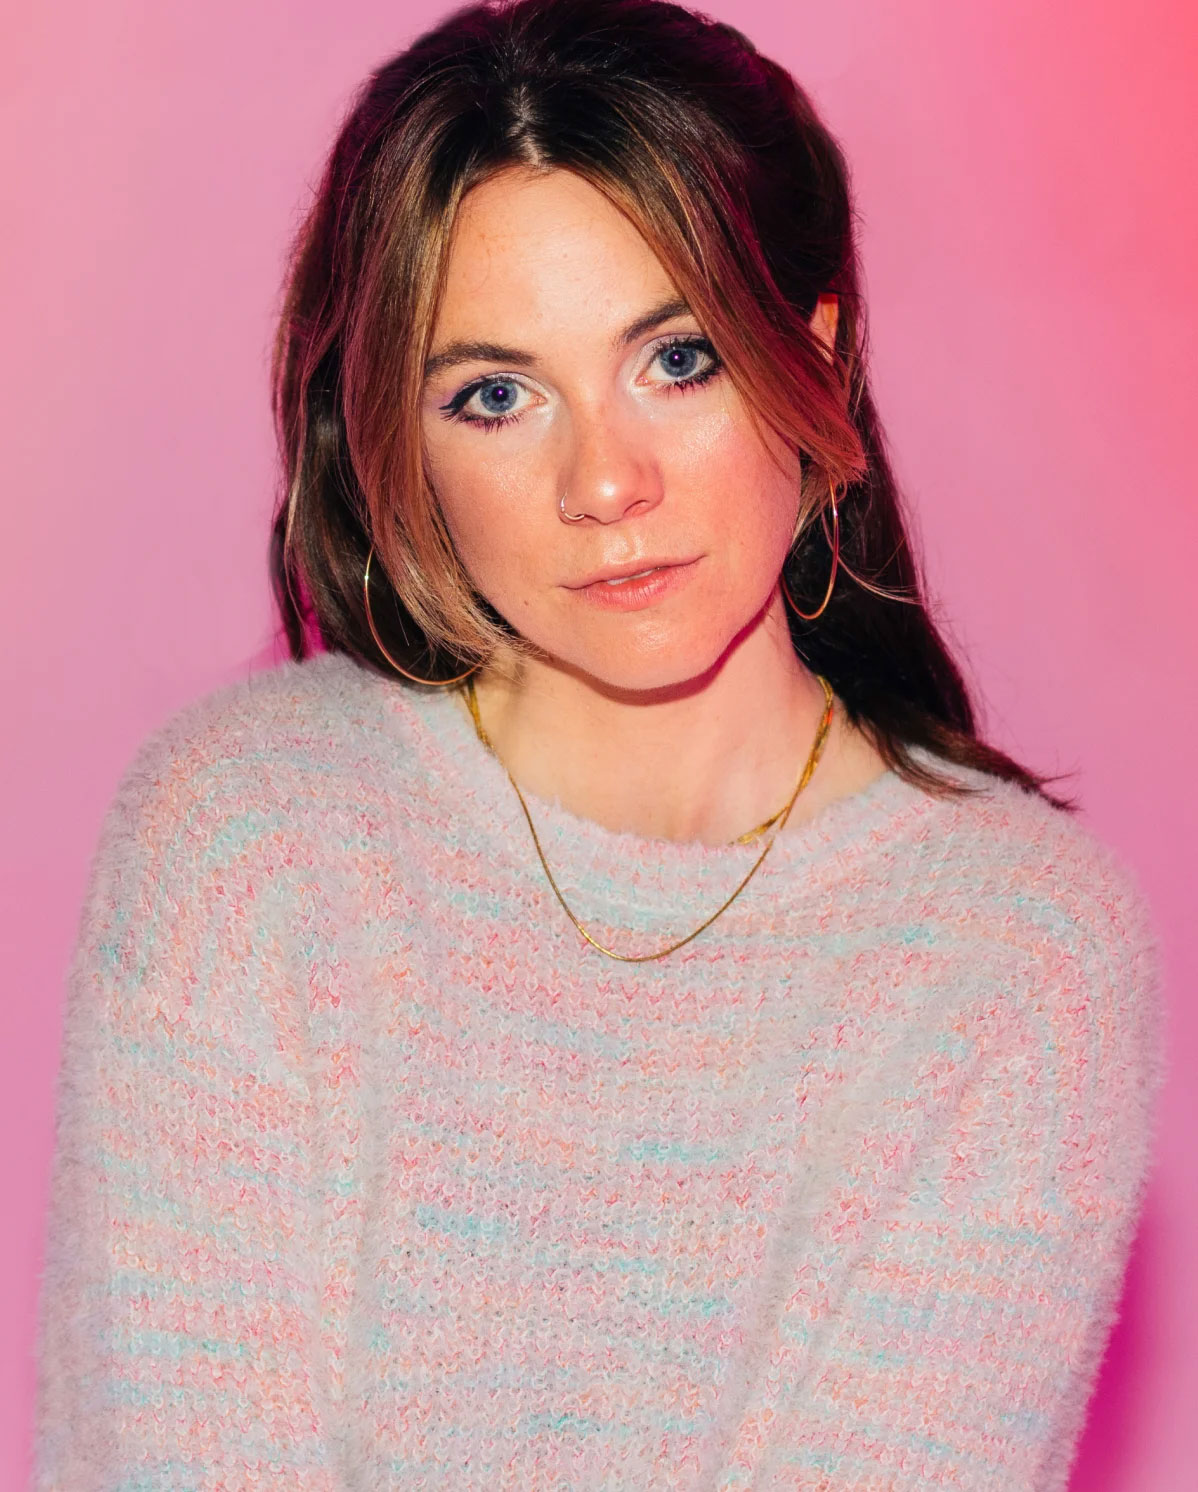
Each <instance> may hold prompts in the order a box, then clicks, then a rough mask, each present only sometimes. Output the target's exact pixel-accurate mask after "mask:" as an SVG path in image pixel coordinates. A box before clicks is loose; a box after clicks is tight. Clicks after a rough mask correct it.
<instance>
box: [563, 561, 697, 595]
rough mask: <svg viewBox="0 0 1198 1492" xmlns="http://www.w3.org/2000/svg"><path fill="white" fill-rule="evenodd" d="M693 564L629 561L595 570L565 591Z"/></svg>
mask: <svg viewBox="0 0 1198 1492" xmlns="http://www.w3.org/2000/svg"><path fill="white" fill-rule="evenodd" d="M693 564H694V560H693V559H689V560H676V559H666V558H664V557H663V558H662V559H640V560H630V561H629V562H628V563H627V564H626V565H608V567H607V568H606V569H605V570H596V571H595V573H594V574H593V575H588V576H587V578H586V579H585V580H580V581H579V582H578V584H577V585H572V586H568V587H567V589H568V590H572V591H582V590H585V589H586V588H587V586H588V585H598V584H599V582H600V581H603V580H620V579H622V578H623V577H624V576H625V575H639V574H640V572H641V571H642V570H667V569H675V568H681V567H682V566H683V565H693Z"/></svg>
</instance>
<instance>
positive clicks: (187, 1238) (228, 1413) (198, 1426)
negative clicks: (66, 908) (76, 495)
mask: <svg viewBox="0 0 1198 1492" xmlns="http://www.w3.org/2000/svg"><path fill="white" fill-rule="evenodd" d="M260 823H261V817H260V815H258V816H257V818H256V811H255V807H254V805H253V804H252V802H251V800H250V799H249V798H248V797H247V796H246V795H245V794H244V793H241V795H240V796H239V794H238V790H236V789H234V790H233V791H232V792H230V791H229V790H228V788H227V786H225V785H222V781H221V764H220V763H217V764H215V765H213V764H212V762H211V761H207V762H206V761H205V760H204V759H203V758H202V756H201V755H200V754H198V753H188V751H187V750H186V749H183V750H176V751H172V750H171V749H170V748H169V744H168V739H167V737H166V735H165V734H160V735H159V736H157V737H154V738H151V740H150V741H149V742H147V744H146V745H145V746H144V747H143V749H142V751H141V752H140V753H139V755H138V758H137V760H136V761H135V762H134V764H133V766H132V768H131V769H130V771H129V772H128V773H127V774H126V777H125V779H124V781H123V782H122V784H121V788H120V791H119V792H118V794H117V797H116V800H115V801H114V803H113V805H112V807H111V809H110V811H109V814H108V817H107V819H106V821H105V825H104V830H103V834H102V836H101V841H100V845H99V848H98V850H97V853H96V856H95V859H94V861H93V865H92V871H91V877H90V881H89V886H88V892H87V897H86V902H85V905H84V910H83V916H82V920H81V926H80V931H79V936H78V940H77V945H76V949H75V955H74V959H73V963H72V967H71V972H70V976H69V980H68V986H67V998H66V1009H65V1017H64V1025H63V1044H62V1055H61V1060H60V1069H59V1086H58V1094H57V1129H56V1148H55V1156H54V1166H53V1173H52V1182H51V1198H50V1210H49V1220H48V1229H47V1236H46V1253H45V1264H44V1268H43V1272H42V1281H41V1295H40V1300H39V1311H40V1315H39V1338H38V1383H37V1393H38V1396H37V1413H36V1424H35V1435H34V1457H35V1463H34V1483H33V1486H34V1492H129V1489H132V1488H134V1487H136V1488H137V1489H138V1492H160V1489H161V1492H168V1489H169V1492H209V1489H213V1492H215V1489H217V1488H232V1487H235V1486H243V1485H249V1484H251V1483H252V1485H254V1486H256V1487H261V1488H263V1489H266V1488H273V1487H278V1488H280V1489H282V1488H284V1487H286V1488H287V1489H288V1492H335V1489H336V1486H337V1483H336V1480H335V1478H334V1476H333V1474H332V1472H331V1470H330V1459H331V1457H330V1452H329V1447H328V1442H327V1438H326V1436H327V1429H328V1426H327V1423H326V1417H327V1416H326V1409H325V1406H324V1403H323V1387H322V1384H323V1381H324V1380H323V1374H322V1371H321V1365H320V1360H319V1356H318V1353H317V1350H316V1343H317V1334H316V1331H315V1330H314V1323H316V1322H317V1320H318V1305H317V1297H318V1291H317V1289H316V1285H315V1268H314V1261H313V1257H312V1238H311V1229H310V1227H309V1218H308V1216H307V1213H306V1201H305V1198H306V1195H307V1194H308V1192H307V1189H308V1185H309V1180H310V1163H309V1157H308V1153H307V1150H306V1146H305V1135H306V1133H307V1130H308V1126H307V1125H306V1122H305V1115H306V1109H307V1104H308V1095H307V1091H306V1085H305V1083H304V1081H303V1077H302V1073H301V1072H300V1071H298V1064H297V1063H296V1062H294V1061H293V1060H292V1057H291V1053H293V1052H295V1050H296V1049H297V1047H302V1043H300V1042H299V1041H297V1038H296V1032H295V1031H294V1030H292V1029H290V1023H291V1022H292V1020H293V1017H294V1015H295V1011H296V1004H295V1003H294V1001H293V999H292V995H291V991H290V989H289V987H288V985H287V982H286V978H287V976H286V962H285V958H284V957H283V955H282V950H281V949H280V948H279V947H278V946H277V942H276V937H275V934H274V932H273V931H272V927H271V916H270V910H269V907H270V902H271V898H272V896H274V895H275V894H277V892H276V891H275V889H274V887H273V886H272V882H271V875H270V870H269V867H268V862H267V859H266V855H265V852H264V845H265V844H266V842H267V839H268V836H266V835H263V834H261V833H260V832H259V827H260Z"/></svg>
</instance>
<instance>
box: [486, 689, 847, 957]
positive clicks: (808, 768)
mask: <svg viewBox="0 0 1198 1492" xmlns="http://www.w3.org/2000/svg"><path fill="white" fill-rule="evenodd" d="M816 678H817V679H819V682H820V685H821V687H822V688H823V691H824V713H823V718H822V719H821V720H820V724H819V729H818V730H817V731H816V733H815V744H814V745H813V746H812V748H811V753H810V755H809V756H808V758H807V763H806V765H805V766H804V768H803V771H802V774H801V775H800V777H799V781H798V784H797V786H796V787H795V790H794V792H793V793H791V795H790V802H789V803H787V805H786V807H785V808H782V809H779V811H778V812H777V813H776V814H774V815H773V817H772V818H768V819H766V820H765V822H764V823H763V824H758V826H757V827H756V829H750V830H749V831H748V833H747V834H741V835H740V836H739V837H738V838H736V839H734V840H733V841H732V843H733V844H747V843H748V842H749V841H750V840H751V839H754V838H756V836H757V835H758V834H760V833H762V831H763V830H765V829H768V828H769V826H770V825H771V824H773V823H775V822H777V824H778V827H777V829H775V831H774V833H773V834H772V835H771V836H770V840H769V843H768V844H767V845H766V847H765V849H763V850H762V852H761V854H760V855H758V857H757V859H756V860H755V861H754V863H753V867H752V869H751V870H750V871H749V873H748V875H747V876H745V878H744V880H743V881H741V883H740V885H739V886H738V887H737V888H736V890H735V891H734V892H733V893H732V895H731V896H730V897H729V898H728V900H727V901H726V902H725V903H724V904H723V906H722V907H719V908H718V909H717V910H716V911H714V912H713V913H712V914H711V916H710V917H708V919H707V921H706V922H701V923H700V924H699V926H698V927H696V928H695V930H694V932H693V933H688V934H687V936H686V937H685V938H680V939H679V940H678V942H677V943H671V944H670V946H669V947H668V948H663V949H661V951H660V952H659V953H637V954H632V953H613V951H612V950H611V949H610V948H604V946H603V944H602V943H597V942H596V941H595V939H594V938H592V937H591V935H590V933H589V932H587V930H586V928H585V927H583V925H582V923H581V922H579V920H578V918H577V917H575V915H574V913H573V912H572V911H571V910H570V908H569V906H567V904H566V899H565V897H564V896H563V895H562V893H561V892H560V891H559V890H558V885H557V882H556V881H555V880H554V879H553V872H552V871H551V870H550V869H549V864H548V861H547V860H546V859H545V853H544V851H543V850H542V849H541V841H540V839H539V838H538V837H537V830H536V825H535V824H534V823H533V821H532V815H531V814H530V813H529V811H528V804H527V803H526V802H525V801H524V794H523V793H522V792H521V791H520V788H519V785H518V784H517V782H516V779H515V778H514V777H513V776H512V774H511V773H510V772H508V771H507V768H506V767H504V768H503V770H504V771H505V772H507V779H508V781H509V782H510V783H511V785H512V786H513V787H514V788H515V789H516V797H517V798H519V800H520V807H521V808H522V809H523V810H524V817H525V818H526V819H527V821H528V827H529V829H530V830H531V832H532V842H533V844H534V845H536V847H537V855H538V857H539V858H540V861H541V867H542V869H543V870H544V872H545V875H546V877H547V878H548V881H549V884H550V885H551V886H552V887H553V894H554V895H555V896H556V897H557V899H558V901H559V902H561V904H562V908H563V909H564V911H565V913H566V916H567V917H569V919H570V921H571V922H572V923H573V924H574V926H575V927H576V928H577V929H578V931H579V932H580V933H581V934H582V935H583V937H584V938H585V939H586V940H587V942H588V943H590V944H591V945H592V947H594V948H598V950H599V952H600V953H606V954H607V956H608V958H616V959H619V960H620V961H621V963H626V964H643V963H648V962H649V961H650V960H652V959H655V958H665V956H666V954H667V953H673V952H674V950H675V949H676V948H681V947H682V945H683V944H684V943H689V942H690V940H691V939H692V938H697V937H698V936H699V934H700V933H701V932H702V931H703V929H704V928H705V927H710V926H711V924H712V923H713V922H714V921H715V919H716V918H717V917H718V916H719V915H720V914H721V913H722V912H726V911H727V910H728V908H729V907H730V906H731V905H732V903H733V902H734V901H735V900H736V898H737V897H738V896H739V895H740V893H741V892H742V891H743V890H744V889H745V887H746V886H747V885H748V884H749V882H750V881H751V880H752V879H753V877H754V876H755V875H756V874H757V871H758V869H759V868H760V866H761V862H762V861H763V860H764V859H765V857H766V856H767V855H768V854H769V852H770V850H771V849H773V846H774V840H775V839H777V837H778V835H779V834H781V832H782V830H783V829H784V828H785V827H786V820H787V819H788V818H789V817H790V811H791V809H792V808H793V807H794V805H795V799H796V798H797V797H798V796H799V794H800V793H801V792H802V791H803V789H804V788H805V787H806V786H807V783H808V782H809V781H810V780H811V774H812V773H813V772H814V771H815V769H816V767H817V766H818V765H819V759H820V756H821V755H822V753H823V749H824V742H825V741H826V740H827V736H828V728H829V727H830V725H831V724H832V705H833V699H834V696H833V693H832V686H831V684H829V683H828V681H827V679H825V678H824V676H823V674H816ZM466 698H467V701H468V702H469V705H470V716H471V719H472V720H473V721H474V729H475V731H476V732H477V734H478V738H479V740H480V741H481V742H482V743H483V745H484V746H485V747H486V748H487V750H488V751H489V752H490V753H491V755H492V756H494V757H495V759H496V760H497V761H498V760H499V753H498V752H497V751H496V750H495V747H494V746H493V745H492V744H491V740H490V737H489V736H488V735H487V733H486V731H485V730H484V729H483V723H482V719H481V717H480V716H479V713H478V696H477V695H476V694H475V691H474V678H473V675H472V676H471V677H470V679H469V680H468V681H467V684H466ZM500 765H501V766H502V765H503V764H502V762H500Z"/></svg>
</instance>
